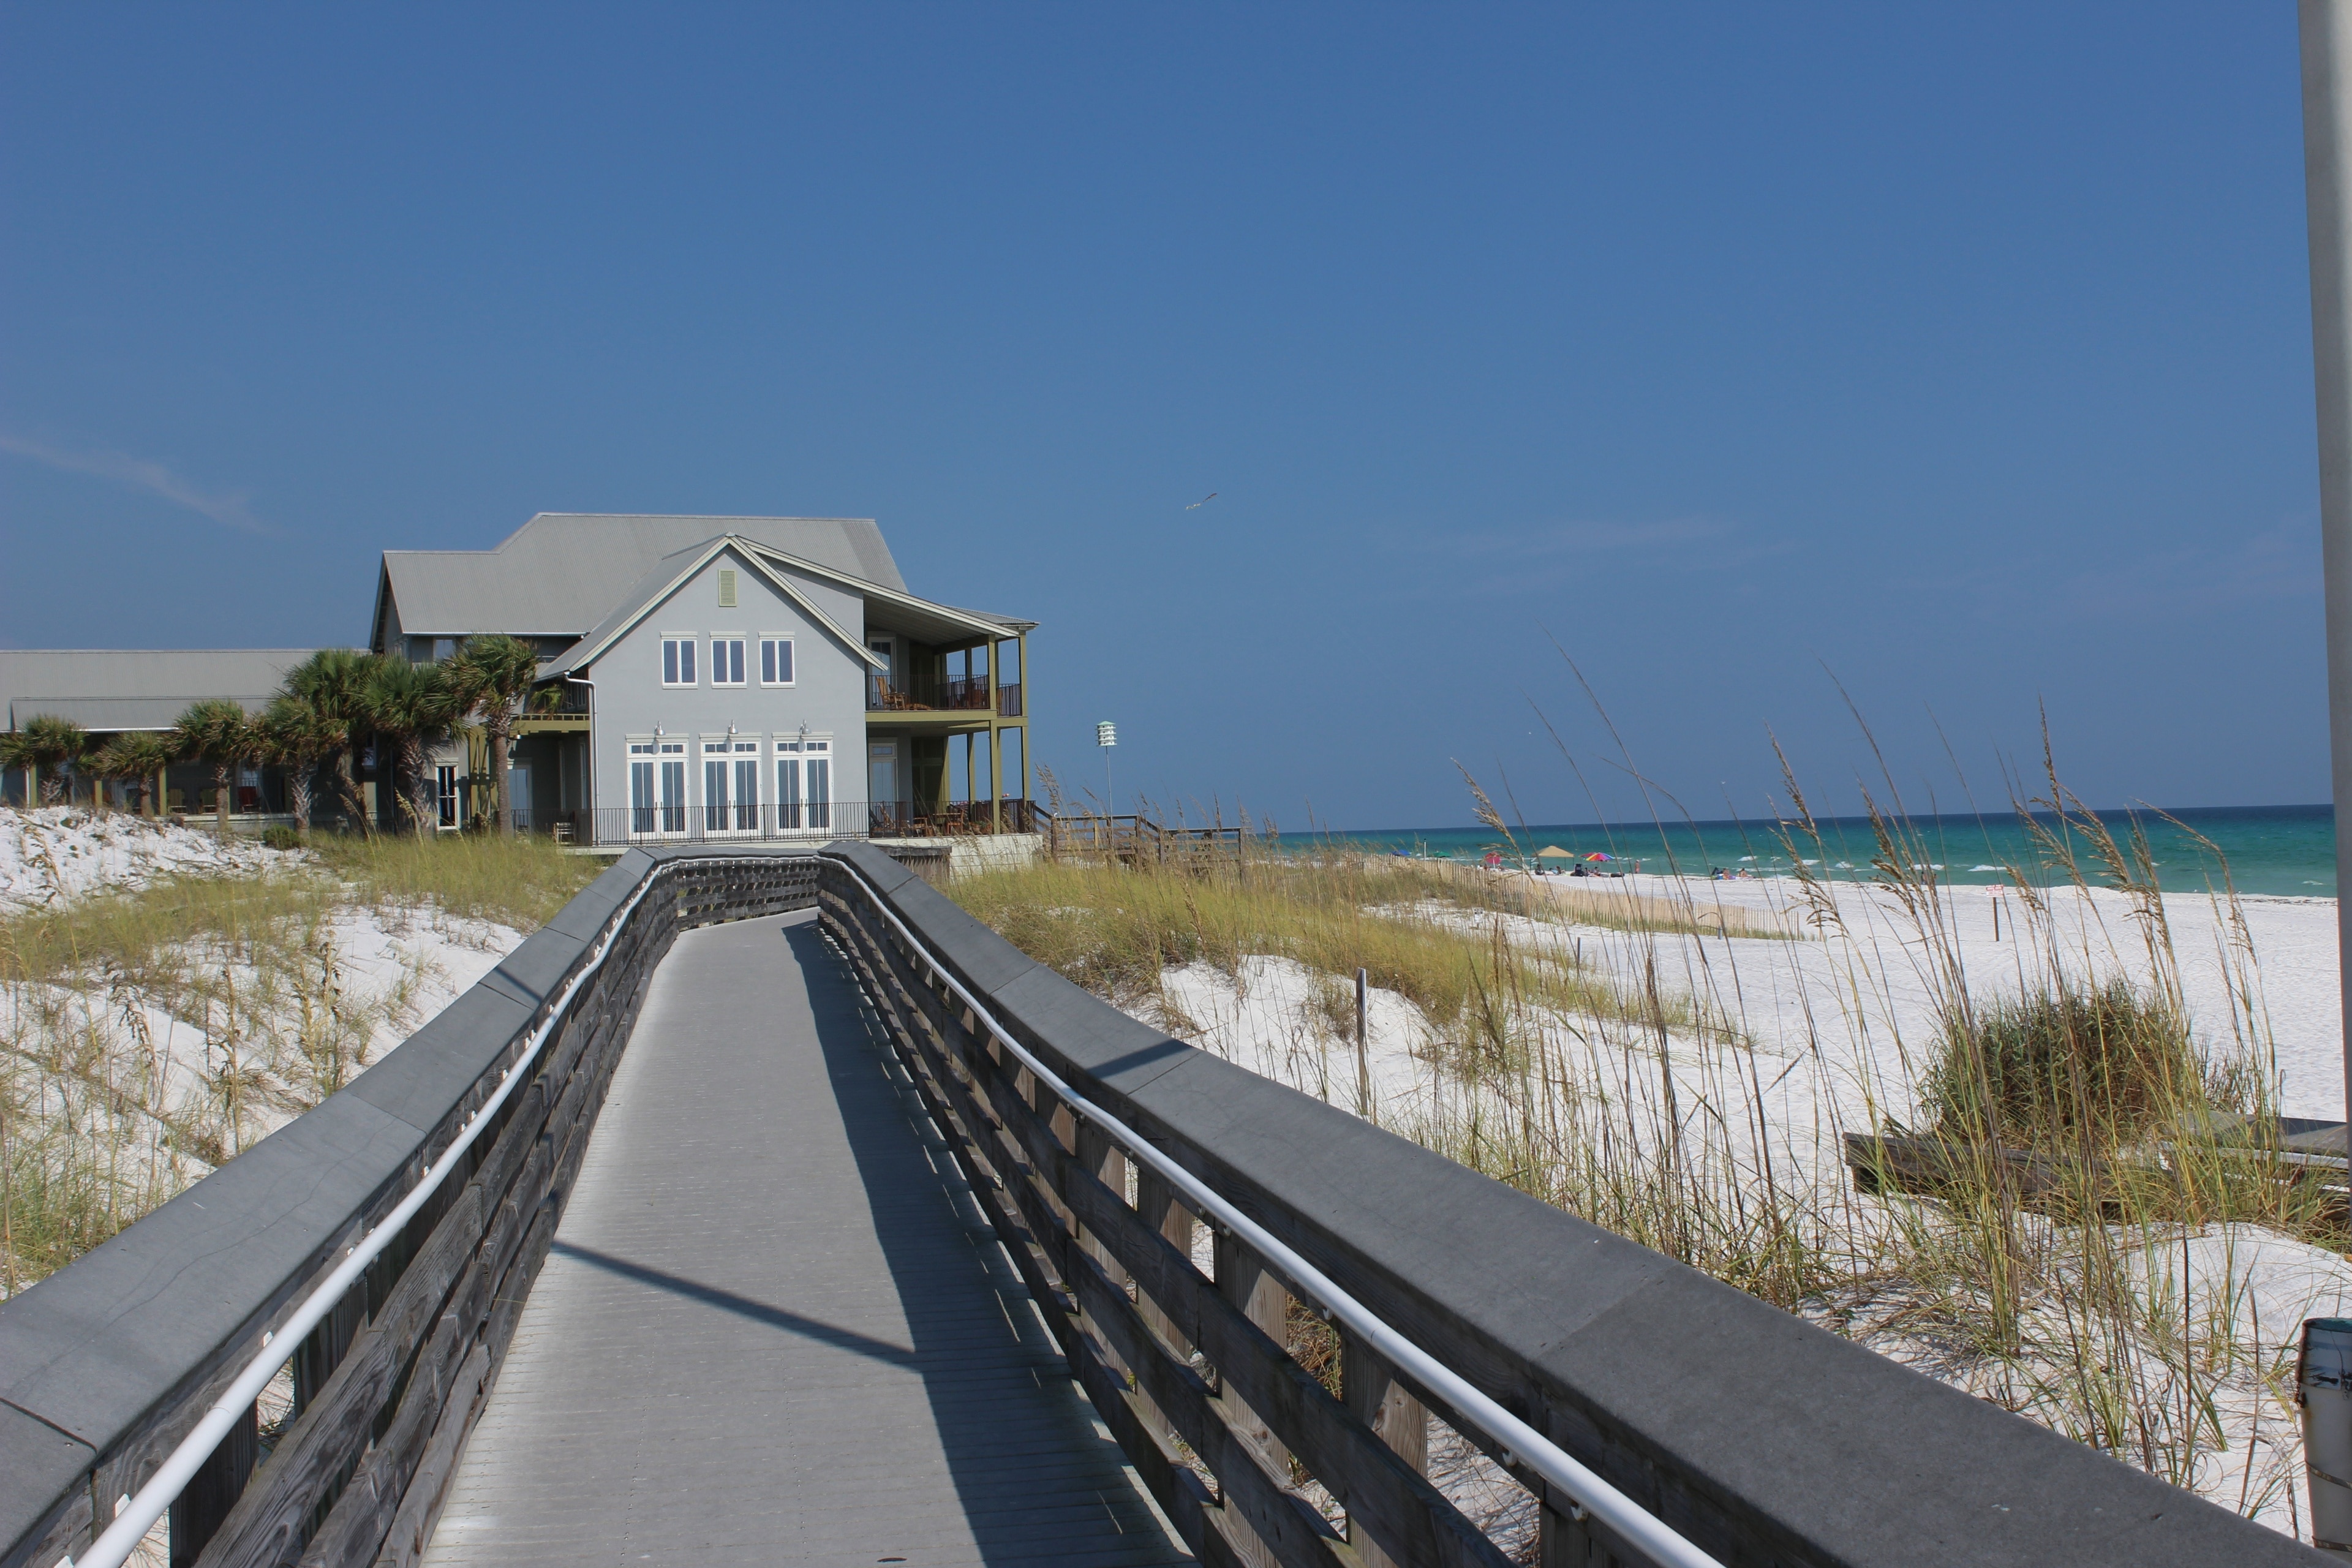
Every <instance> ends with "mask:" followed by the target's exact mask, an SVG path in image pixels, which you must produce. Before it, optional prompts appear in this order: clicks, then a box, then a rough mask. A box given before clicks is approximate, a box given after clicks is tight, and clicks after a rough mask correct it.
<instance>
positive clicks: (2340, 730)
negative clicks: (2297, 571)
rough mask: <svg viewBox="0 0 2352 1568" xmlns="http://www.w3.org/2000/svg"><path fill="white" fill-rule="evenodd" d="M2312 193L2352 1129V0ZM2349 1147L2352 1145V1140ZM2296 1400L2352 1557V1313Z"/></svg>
mask: <svg viewBox="0 0 2352 1568" xmlns="http://www.w3.org/2000/svg"><path fill="white" fill-rule="evenodd" d="M2298 10H2299V12H2300V19H2301V24H2302V26H2301V32H2302V43H2303V195H2304V209H2305V216H2306V218H2307V219H2308V225H2309V231H2310V236H2311V360H2312V370H2313V372H2314V374H2313V380H2314V382H2315V384H2316V387H2317V391H2318V395H2319V397H2318V402H2319V547H2320V580H2321V583H2322V584H2323V587H2324V589H2325V597H2326V606H2327V733H2328V756H2329V762H2330V764H2331V766H2332V769H2333V772H2334V774H2335V791H2334V794H2335V801H2336V981H2337V986H2338V995H2339V998H2340V999H2341V1000H2342V1002H2343V1004H2344V1008H2343V1011H2344V1020H2343V1024H2344V1030H2345V1034H2344V1039H2345V1042H2346V1050H2345V1058H2344V1070H2345V1079H2346V1082H2345V1105H2344V1110H2345V1116H2346V1119H2347V1126H2346V1129H2345V1131H2346V1134H2347V1140H2352V925H2347V923H2346V922H2347V920H2352V909H2347V906H2346V903H2345V899H2346V897H2347V895H2352V321H2347V304H2352V190H2347V181H2352V0H2301V4H2300V5H2299V7H2298ZM2346 1152H2347V1153H2352V1142H2347V1149H2346ZM2300 1360H2301V1363H2302V1365H2301V1368H2300V1370H2299V1371H2298V1373H2297V1374H2296V1389H2295V1402H2296V1403H2297V1404H2298V1405H2302V1406H2303V1452H2304V1465H2305V1469H2306V1470H2307V1471H2308V1472H2309V1477H2310V1486H2311V1536H2312V1542H2313V1544H2315V1545H2316V1546H2318V1547H2320V1548H2321V1549H2322V1550H2324V1551H2331V1552H2335V1553H2336V1555H2338V1556H2342V1557H2352V1399H2347V1397H2346V1394H2347V1388H2346V1384H2347V1383H2352V1365H2347V1363H2352V1322H2347V1321H2346V1320H2343V1319H2333V1318H2317V1319H2313V1320H2311V1321H2307V1322H2305V1324H2304V1325H2303V1354H2302V1356H2301V1358H2300Z"/></svg>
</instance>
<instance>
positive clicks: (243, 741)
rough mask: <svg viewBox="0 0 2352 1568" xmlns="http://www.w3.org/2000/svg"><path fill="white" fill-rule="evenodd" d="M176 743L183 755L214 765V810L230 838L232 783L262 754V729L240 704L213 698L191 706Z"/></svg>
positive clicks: (174, 731) (183, 717) (183, 716)
mask: <svg viewBox="0 0 2352 1568" xmlns="http://www.w3.org/2000/svg"><path fill="white" fill-rule="evenodd" d="M172 743H173V746H174V747H175V748H177V750H178V752H179V753H180V755H182V756H184V757H186V758H189V759H190V760H192V761H194V762H199V763H211V764H212V770H213V810H214V813H215V820H216V821H217V823H218V825H219V828H220V836H221V837H223V838H226V837H228V808H229V800H230V784H231V781H232V779H233V778H234V776H235V774H236V769H237V765H238V764H239V763H246V762H249V761H251V760H252V759H253V758H255V757H257V756H258V755H259V754H260V753H261V750H262V744H263V741H262V734H261V726H260V725H259V724H258V723H257V722H256V721H255V720H254V718H253V716H252V715H251V714H249V713H247V711H246V710H245V709H244V708H243V707H242V706H240V705H239V704H237V703H235V702H232V701H230V700H228V699H227V698H226V697H212V698H207V699H205V700H204V701H202V702H192V703H190V704H189V705H188V709H187V711H186V712H184V713H182V714H181V715H180V721H179V722H178V723H176V724H174V725H173V726H172Z"/></svg>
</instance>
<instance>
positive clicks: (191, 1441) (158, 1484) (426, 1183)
mask: <svg viewBox="0 0 2352 1568" xmlns="http://www.w3.org/2000/svg"><path fill="white" fill-rule="evenodd" d="M723 863H724V861H722V860H720V859H719V858H709V859H707V860H706V859H704V858H695V859H690V860H688V859H681V860H673V861H670V862H667V864H665V865H662V866H657V867H656V868H654V869H653V870H652V871H649V872H647V873H646V879H645V880H644V882H642V883H640V884H639V885H638V888H637V890H636V893H635V896H633V897H632V898H631V899H630V900H629V901H628V902H627V903H626V904H625V905H623V906H622V908H621V909H620V910H619V911H618V912H617V913H615V914H614V916H613V918H612V919H611V921H608V922H607V923H606V925H605V927H604V934H603V936H602V937H601V938H600V939H599V941H598V942H597V945H596V950H595V952H594V954H593V956H592V957H591V958H590V959H589V961H588V963H587V964H586V965H585V966H584V967H583V968H582V969H581V971H580V972H579V973H577V974H576V975H574V976H573V977H572V983H571V984H569V985H567V986H565V987H564V989H563V995H562V999H561V1000H560V1001H558V1002H557V1003H556V1005H555V1006H554V1007H553V1008H552V1009H551V1010H550V1011H549V1013H548V1015H547V1020H546V1022H544V1023H542V1024H541V1025H540V1026H539V1027H538V1028H537V1029H536V1030H534V1031H533V1032H532V1034H531V1037H530V1045H529V1046H527V1047H524V1049H523V1053H522V1055H520V1057H517V1058H515V1060H514V1062H513V1064H512V1065H511V1066H509V1067H508V1068H505V1069H503V1070H502V1071H501V1072H500V1073H499V1086H498V1088H497V1089H493V1090H491V1092H490V1097H489V1098H488V1100H484V1101H483V1102H482V1103H481V1105H480V1106H479V1108H478V1109H477V1110H475V1111H474V1112H473V1114H472V1115H470V1116H468V1117H467V1118H466V1121H465V1125H464V1126H463V1127H461V1128H460V1129H458V1132H457V1137H456V1138H454V1139H452V1140H451V1141H450V1143H449V1147H448V1148H447V1149H446V1150H444V1151H443V1152H442V1154H441V1157H440V1158H439V1159H438V1160H436V1161H435V1162H434V1163H432V1164H431V1165H429V1166H427V1167H426V1168H425V1173H424V1175H422V1176H420V1177H419V1178H418V1179H417V1183H416V1185H415V1186H414V1187H411V1188H410V1189H409V1190H408V1195H407V1196H406V1197H404V1198H403V1199H401V1200H400V1202H399V1204H398V1205H395V1206H394V1209H393V1210H392V1212H391V1213H389V1214H387V1215H384V1216H383V1218H382V1219H380V1220H378V1221H377V1222H376V1223H375V1224H374V1225H373V1226H370V1227H369V1228H368V1231H367V1234H366V1235H364V1236H362V1237H360V1239H359V1240H358V1241H356V1242H354V1243H352V1247H351V1248H350V1250H349V1251H348V1252H346V1253H345V1255H344V1258H343V1261H342V1262H341V1264H339V1265H338V1266H337V1267H336V1268H335V1271H334V1272H333V1273H331V1274H330V1275H328V1276H327V1278H326V1279H325V1280H324V1281H322V1282H321V1283H320V1285H318V1286H317V1287H316V1288H315V1289H312V1290H311V1292H310V1295H309V1296H307V1297H305V1298H304V1299H303V1301H302V1304H301V1305H300V1306H299V1307H297V1308H296V1309H295V1310H294V1311H293V1314H292V1315H291V1316H290V1317H289V1318H288V1319H287V1320H286V1321H284V1322H283V1323H280V1324H279V1325H278V1327H277V1328H276V1329H273V1330H271V1331H268V1332H266V1333H264V1334H263V1335H262V1336H261V1349H259V1350H258V1351H256V1352H254V1355H253V1359H252V1360H250V1361H248V1362H247V1363H245V1370H244V1371H243V1372H241V1373H238V1374H237V1376H236V1381H235V1382H233V1383H231V1384H229V1385H228V1388H227V1389H226V1391H225V1392H224V1393H223V1394H221V1395H220V1397H219V1398H217V1399H215V1400H214V1401H213V1403H212V1406H211V1408H210V1409H208V1410H206V1411H205V1415H204V1418H203V1419H202V1420H200V1421H198V1422H197V1423H196V1425H195V1426H194V1429H193V1430H191V1431H190V1432H189V1433H188V1435H187V1436H184V1437H183V1438H181V1439H180V1441H179V1444H178V1446H176V1447H173V1450H172V1452H171V1453H170V1454H169V1455H168V1456H167V1457H166V1458H164V1460H163V1466H162V1468H159V1469H157V1470H156V1472H155V1473H154V1475H153V1476H152V1477H150V1478H149V1479H148V1481H147V1484H146V1485H145V1486H143V1487H141V1488H140V1489H139V1490H138V1491H137V1492H136V1493H135V1494H133V1495H132V1496H131V1499H130V1500H129V1501H128V1502H126V1503H125V1504H124V1505H123V1506H122V1507H121V1509H120V1510H117V1512H116V1513H115V1516H114V1522H113V1523H112V1524H110V1525H108V1526H107V1528H106V1531H105V1533H104V1534H102V1535H100V1537H99V1538H98V1539H97V1540H96V1541H94V1542H91V1543H90V1548H89V1553H88V1554H87V1555H86V1556H83V1557H82V1558H80V1559H79V1561H78V1562H77V1559H75V1558H73V1557H71V1556H67V1557H65V1558H63V1559H61V1560H60V1561H59V1563H58V1568H122V1564H123V1563H124V1562H125V1561H127V1560H128V1559H129V1558H130V1556H131V1552H133V1551H135V1550H136V1549H137V1548H138V1545H139V1543H140V1542H141V1541H142V1540H144V1539H145V1538H146V1535H147V1532H148V1531H150V1530H152V1529H153V1528H154V1526H155V1521H157V1520H159V1519H161V1518H163V1511H164V1510H166V1509H168V1508H170V1507H171V1506H172V1504H173V1501H175V1500H177V1499H178V1497H179V1495H180V1493H181V1492H182V1491H184V1490H185V1489H186V1488H187V1485H188V1482H189V1481H191V1480H193V1479H194V1478H195V1474H196V1472H197V1470H199V1469H201V1468H203V1467H204V1464H205V1460H206V1459H208V1458H211V1457H212V1453H213V1450H214V1449H215V1448H217V1447H220V1442H221V1439H222V1438H224V1437H226V1436H228V1433H229V1429H230V1428H231V1427H232V1426H235V1425H236V1422H237V1421H238V1419H239V1418H240V1417H242V1416H243V1415H244V1414H245V1412H246V1410H247V1408H248V1407H250V1406H251V1405H252V1404H253V1402H254V1400H255V1399H256V1398H257V1397H258V1396H259V1395H260V1394H261V1391H262V1390H263V1389H264V1388H266V1387H268V1385H269V1380H270V1379H272V1378H274V1377H276V1376H277V1375H278V1369H279V1368H280V1367H282V1366H284V1365H285V1364H286V1363H287V1362H288V1361H289V1360H290V1359H291V1358H292V1356H293V1354H294V1352H295V1351H296V1350H297V1349H298V1348H299V1346H300V1345H301V1343H302V1341H303V1339H304V1337H305V1336H307V1335H308V1334H309V1333H310V1331H311V1330H312V1329H314V1328H316V1327H318V1326H319V1324H320V1321H322V1320H324V1319H325V1317H326V1316H327V1314H328V1313H329V1312H331V1311H333V1310H334V1309H335V1304H336V1303H337V1302H339V1301H341V1300H342V1299H343V1296H344V1293H345V1292H347V1291H348V1290H350V1289H351V1288H352V1285H353V1284H355V1283H356V1282H357V1281H358V1279H359V1277H360V1276H361V1275H362V1273H364V1272H366V1270H367V1267H368V1265H369V1264H371V1263H373V1262H374V1261H375V1259H376V1258H377V1256H378V1255H379V1254H380V1253H382V1252H383V1249H384V1248H385V1247H388V1246H390V1245H391V1243H392V1241H393V1239H394V1237H397V1236H399V1234H400V1232H401V1229H402V1227H403V1226H406V1225H407V1223H408V1222H409V1220H410V1219H411V1218H413V1217H415V1214H416V1211H417V1210H418V1209H420V1208H422V1207H424V1206H425V1200H426V1199H428V1198H430V1197H431V1196H432V1195H433V1194H434V1193H435V1192H436V1191H437V1190H439V1188H440V1186H441V1184H442V1183H443V1182H444V1181H446V1179H447V1178H448V1175H449V1173H450V1172H452V1171H454V1170H456V1169H457V1164H458V1162H459V1161H460V1160H462V1159H463V1158H464V1156H465V1153H466V1151H467V1150H468V1149H470V1148H472V1147H473V1146H474V1142H475V1140H476V1139H478V1138H479V1137H480V1136H481V1133H482V1129H483V1128H485V1127H487V1126H488V1125H489V1123H490V1121H491V1119H492V1118H493V1117H494V1116H495V1115H496V1114H497V1113H498V1110H499V1107H500V1106H502V1105H504V1104H505V1103H506V1101H507V1097H508V1096H509V1094H512V1093H513V1092H514V1090H515V1089H516V1088H517V1087H518V1086H520V1084H521V1083H523V1082H524V1080H525V1079H528V1078H529V1077H530V1074H529V1073H528V1072H526V1071H525V1070H524V1069H525V1068H529V1067H530V1064H531V1063H532V1062H533V1061H534V1060H535V1059H537V1058H538V1056H539V1053H540V1052H541V1050H542V1049H543V1048H545V1047H546V1045H547V1042H548V1041H549V1040H550V1039H551V1038H552V1037H554V1034H555V1028H556V1026H557V1025H558V1024H560V1023H562V1021H563V1019H564V1016H566V1015H567V1014H568V1013H570V1012H571V1010H572V1002H573V1001H574V1000H575V999H576V998H577V997H578V996H579V994H580V988H581V987H582V986H583V985H585V984H588V982H589V981H590V980H592V979H593V978H594V977H595V974H596V972H597V971H599V970H601V969H602V968H604V960H605V959H606V958H607V957H609V956H610V955H611V953H612V951H613V944H614V942H616V941H618V940H619V938H620V934H621V932H622V931H623V930H624V929H625V928H626V926H627V925H628V923H629V917H630V916H631V915H633V914H635V913H636V910H637V906H638V905H639V904H641V903H643V902H645V900H646V895H647V894H648V893H650V892H652V891H653V889H654V883H655V882H656V880H657V879H659V878H660V876H661V874H662V873H663V872H664V871H666V870H669V869H671V868H676V867H683V866H695V865H704V864H711V865H717V864H723Z"/></svg>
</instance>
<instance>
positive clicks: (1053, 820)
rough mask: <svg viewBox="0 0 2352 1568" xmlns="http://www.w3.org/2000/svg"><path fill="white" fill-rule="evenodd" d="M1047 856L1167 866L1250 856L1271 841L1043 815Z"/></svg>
mask: <svg viewBox="0 0 2352 1568" xmlns="http://www.w3.org/2000/svg"><path fill="white" fill-rule="evenodd" d="M1038 815H1039V821H1040V824H1041V826H1042V827H1043V830H1044V832H1045V852H1046V854H1047V855H1048V856H1050V857H1052V858H1055V859H1080V860H1103V859H1113V860H1118V861H1122V862H1125V863H1128V864H1130V865H1131V864H1135V863H1138V862H1141V861H1150V862H1154V863H1164V862H1166V861H1169V860H1171V859H1182V858H1186V857H1189V856H1195V855H1225V856H1246V855H1248V854H1250V853H1251V852H1253V850H1254V849H1255V848H1256V847H1260V846H1265V847H1271V842H1270V839H1271V836H1270V835H1266V834H1262V833H1260V832H1258V831H1257V830H1255V829H1254V828H1249V827H1223V826H1217V827H1186V826H1175V827H1171V826H1168V825H1167V824H1166V823H1163V822H1161V821H1160V820H1159V819H1158V818H1156V817H1151V816H1128V815H1120V816H1110V815H1108V814H1105V813H1101V812H1083V811H1076V812H1073V811H1066V812H1056V813H1046V812H1040V813H1039V814H1038Z"/></svg>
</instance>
